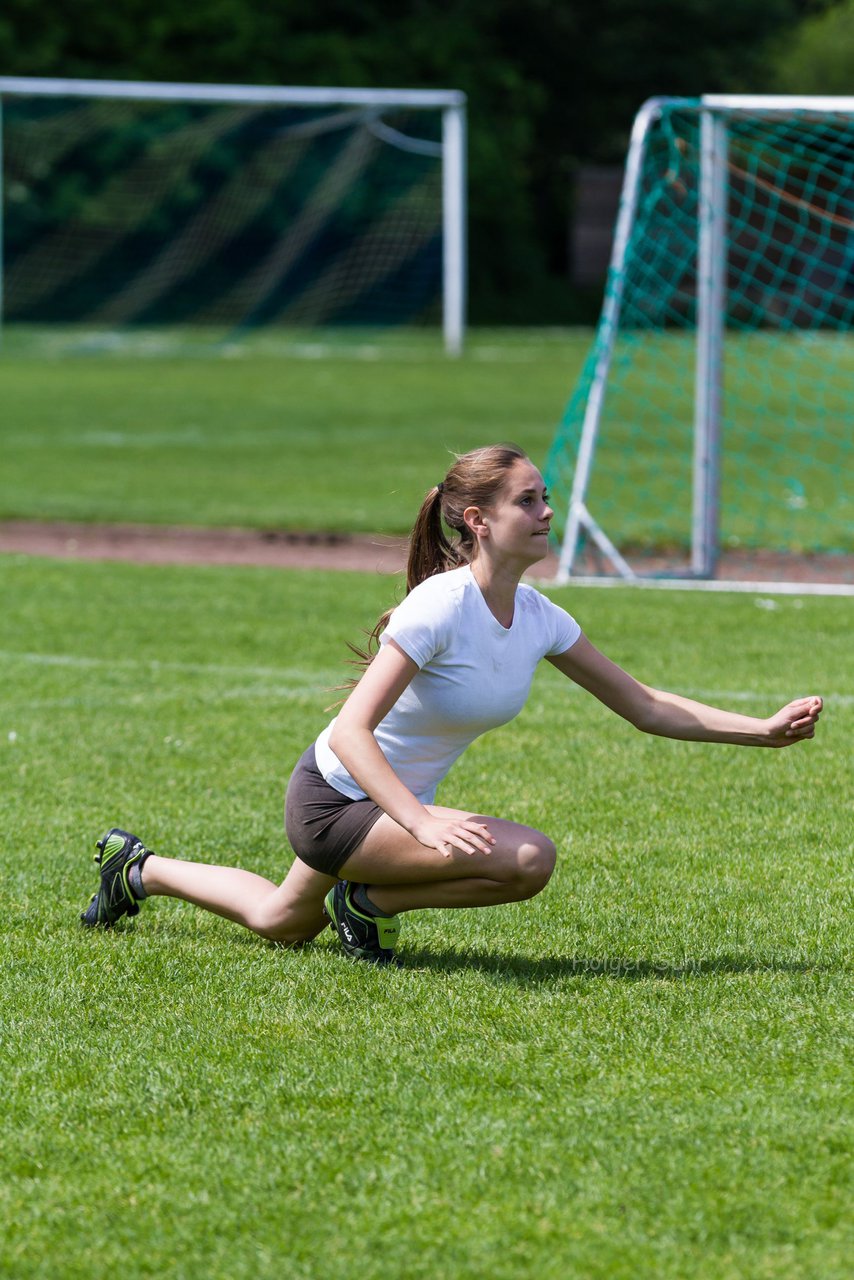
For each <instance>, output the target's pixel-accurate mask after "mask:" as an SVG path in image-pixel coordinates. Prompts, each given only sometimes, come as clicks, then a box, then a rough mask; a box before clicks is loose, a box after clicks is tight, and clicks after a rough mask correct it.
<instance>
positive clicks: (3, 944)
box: [0, 557, 854, 1280]
mask: <svg viewBox="0 0 854 1280" xmlns="http://www.w3.org/2000/svg"><path fill="white" fill-rule="evenodd" d="M0 582H2V592H3V599H4V601H6V608H5V609H4V610H3V611H2V615H0V652H2V658H3V667H4V676H5V679H4V700H3V710H2V722H0V812H2V826H3V832H4V857H3V859H2V864H0V907H1V908H2V919H3V930H2V934H0V955H2V970H0V974H2V977H0V1078H2V1080H3V1089H2V1091H0V1116H2V1131H3V1134H4V1140H3V1144H2V1148H0V1171H2V1176H0V1220H2V1223H3V1228H4V1229H3V1232H2V1233H0V1274H3V1275H8V1276H10V1277H14V1278H15V1280H29V1278H30V1277H45V1278H48V1277H49V1278H50V1280H54V1278H55V1277H57V1276H62V1277H81V1278H82V1277H85V1278H86V1280H98V1278H99V1277H106V1276H112V1275H116V1274H120V1275H122V1276H128V1277H145V1276H167V1275H168V1276H175V1277H187V1278H189V1280H195V1278H196V1277H199V1276H204V1277H210V1278H219V1277H221V1278H222V1280H241V1278H243V1277H246V1278H247V1280H249V1278H250V1277H251V1278H252V1280H259V1278H264V1277H271V1278H272V1277H281V1276H288V1277H294V1278H297V1280H302V1278H305V1280H314V1278H315V1277H317V1276H319V1275H335V1274H342V1275H353V1276H355V1275H358V1276H360V1277H363V1278H364V1280H380V1277H389V1276H391V1277H401V1278H406V1280H410V1278H411V1280H421V1278H422V1277H423V1280H444V1278H446V1277H447V1280H482V1278H483V1277H487V1276H488V1277H490V1278H492V1277H495V1278H496V1280H518V1278H519V1277H528V1276H530V1277H536V1278H537V1280H566V1277H567V1276H584V1277H592V1278H597V1277H626V1278H627V1280H628V1278H630V1277H631V1278H632V1280H633V1278H635V1277H638V1276H649V1277H656V1280H659V1278H663V1280H669V1278H671V1277H672V1278H673V1280H684V1277H686V1276H702V1277H703V1280H714V1278H716V1277H745V1276H751V1277H754V1276H755V1277H780V1278H781V1280H783V1278H784V1280H792V1278H796V1277H803V1278H804V1280H807V1278H813V1277H818V1276H820V1277H822V1280H833V1278H834V1277H843V1276H847V1275H848V1274H849V1267H850V1253H851V1243H852V1241H851V1233H850V1228H849V1226H848V1223H849V1221H850V1218H849V1215H848V1211H849V1209H850V1181H849V1180H850V1169H851V1163H850V1144H849V1141H848V1132H847V1128H846V1115H847V1114H850V1090H849V1083H850V1075H849V1067H848V1064H847V1061H846V1057H847V1046H848V1045H849V1044H850V1040H849V1039H848V1038H847V1037H848V1028H847V1026H846V1017H847V1014H848V1012H849V1010H850V996H851V983H850V932H849V928H850V916H849V914H848V913H849V912H850V905H851V901H850V900H851V874H850V855H851V851H852V849H851V844H852V815H851V809H850V803H849V802H850V796H851V793H852V757H851V751H850V743H851V738H852V730H854V723H852V721H854V686H852V683H851V674H850V661H849V659H850V606H849V604H848V603H847V602H846V601H844V600H833V599H812V598H809V599H804V600H798V599H786V600H781V601H779V602H777V603H776V607H774V608H767V607H763V608H759V607H757V601H756V600H755V599H754V598H752V597H742V596H722V597H718V598H707V597H703V598H701V597H695V596H684V597H673V596H670V595H669V593H661V594H659V593H643V594H633V593H631V592H625V591H619V590H616V591H613V592H607V593H592V594H591V593H581V594H576V595H573V594H572V593H567V592H561V593H559V596H558V598H559V599H560V600H561V601H562V602H563V603H565V604H567V606H568V607H569V608H570V609H571V610H572V611H574V612H576V613H577V615H578V616H579V619H580V621H581V622H582V624H583V625H584V627H585V630H586V631H587V632H588V634H589V635H591V637H592V638H593V639H594V641H596V642H598V643H599V644H600V645H601V646H602V647H603V648H604V649H605V650H606V651H607V652H609V653H610V654H611V655H612V656H613V657H614V658H616V659H617V660H618V661H620V662H622V663H624V664H625V665H627V666H628V667H629V668H630V669H632V670H634V671H636V672H637V674H638V675H640V676H642V677H643V678H646V679H647V680H649V681H651V682H653V683H664V684H666V685H668V686H670V687H672V688H676V689H679V690H681V691H683V692H686V693H689V694H695V695H699V696H701V697H706V698H708V699H710V700H714V701H720V702H724V703H727V702H728V703H730V704H732V705H735V706H739V707H742V708H744V709H745V710H751V711H756V712H757V713H761V712H764V711H766V710H767V711H770V710H772V709H774V708H775V707H776V705H778V704H779V703H780V702H781V701H782V700H783V699H785V698H787V697H789V696H793V695H795V694H800V693H805V692H812V691H818V692H823V693H824V694H825V695H826V698H827V709H826V713H825V715H824V717H823V719H822V723H821V725H820V735H819V737H818V738H817V740H816V741H815V742H813V743H809V744H805V745H803V746H801V747H798V748H795V749H793V750H791V751H787V752H773V753H772V752H761V751H736V750H735V749H731V748H720V747H706V746H695V745H686V744H677V743H669V742H663V741H658V740H654V739H648V738H643V737H640V736H639V735H637V734H636V733H635V732H634V731H633V730H632V729H630V728H629V727H628V726H626V725H624V724H623V723H622V722H620V721H618V720H615V719H614V717H613V716H611V715H609V713H607V712H606V711H604V710H603V709H602V708H600V707H599V706H598V704H596V703H594V702H593V701H592V700H591V699H590V698H589V697H587V696H585V695H583V694H582V693H581V692H579V691H578V690H576V689H574V688H573V687H572V686H570V685H569V684H567V682H565V681H562V680H561V679H560V677H558V676H557V675H556V673H554V672H553V671H552V670H551V669H548V668H544V670H543V671H542V673H541V674H540V675H539V676H538V677H537V680H536V682H535V686H534V692H533V695H532V698H531V700H530V702H529V705H528V707H527V708H526V710H525V712H524V713H523V715H522V716H521V717H520V718H519V720H517V721H516V722H515V724H514V725H513V726H511V727H508V728H506V729H504V730H501V731H500V732H498V733H495V734H492V735H489V736H488V737H487V738H485V739H483V740H481V741H480V742H479V743H478V744H476V745H475V746H474V747H473V748H472V749H471V751H470V752H469V753H467V755H466V756H465V758H464V759H463V760H462V761H461V762H460V764H459V765H458V767H457V769H456V770H455V772H454V773H453V774H452V777H451V779H449V781H448V783H447V784H446V787H445V791H444V796H445V797H446V798H447V799H448V800H450V801H453V802H456V803H461V804H469V803H470V804H477V805H478V806H484V807H486V808H487V809H492V810H496V811H498V812H500V813H503V814H506V815H508V816H511V817H514V818H517V819H519V820H522V821H529V822H534V823H536V824H537V825H540V826H542V827H543V828H544V829H545V830H547V831H549V832H550V833H551V834H552V835H553V836H554V838H555V839H556V841H557V843H558V846H559V851H560V858H559V865H558V870H557V872H556V875H555V877H554V879H553V881H552V883H551V885H550V886H549V887H548V888H547V889H546V890H545V892H544V893H543V894H541V895H540V896H539V897H537V898H536V899H534V900H533V901H531V902H529V903H524V904H518V905H515V906H508V907H503V908H497V909H494V910H490V911H482V912H469V913H462V912H459V913H454V912H447V913H443V912H432V913H431V912H423V913H420V914H417V915H412V916H409V917H407V919H406V921H405V930H404V935H403V940H402V952H403V956H404V958H405V961H406V967H405V968H404V969H403V970H401V971H399V972H384V971H375V970H372V969H370V968H367V967H359V966H355V965H353V964H351V963H349V962H348V961H347V960H346V959H344V958H343V957H342V956H341V954H340V953H339V952H338V950H337V948H336V945H335V943H334V941H333V939H332V937H331V935H326V936H325V937H324V938H323V939H320V940H319V941H318V942H316V943H315V944H313V945H312V946H311V947H309V948H307V949H305V950H304V951H301V952H287V951H281V950H277V949H275V948H272V947H270V946H268V945H266V944H264V943H262V942H261V941H260V940H258V939H255V938H253V937H252V936H251V935H249V934H245V933H243V932H242V931H240V930H239V929H238V928H237V927H236V926H234V925H231V924H229V923H227V922H225V921H222V920H219V919H217V918H215V917H212V916H208V915H205V914H204V913H201V912H197V911H194V910H193V909H192V908H190V907H188V906H185V905H184V904H180V903H176V902H169V901H156V902H153V903H151V904H149V905H147V906H146V907H145V908H144V910H143V912H142V914H141V916H140V917H139V918H138V920H136V921H134V922H132V923H129V924H127V925H125V926H120V927H118V928H117V929H115V930H114V931H112V932H108V933H99V934H96V935H94V936H93V935H92V934H90V933H84V932H83V931H82V930H81V929H80V928H79V926H78V924H77V914H78V912H79V910H80V909H81V907H82V906H83V905H84V903H85V902H86V900H87V898H88V895H89V893H90V892H91V891H92V889H93V888H94V885H95V869H94V867H93V865H92V863H91V862H90V861H89V858H90V855H91V853H92V852H93V851H94V850H93V842H94V840H95V838H96V837H97V836H98V835H99V834H100V833H101V830H102V829H104V828H105V827H106V826H108V825H110V824H112V823H114V822H119V823H122V824H127V825H128V826H129V827H130V829H131V830H138V831H139V833H140V834H141V835H142V836H143V838H144V839H145V840H146V841H147V842H149V843H150V844H151V845H153V847H154V848H156V849H158V850H159V851H161V852H164V853H167V852H168V853H175V854H178V855H181V856H185V857H191V856H196V857H204V858H208V859H219V860H223V861H233V862H239V863H241V864H242V865H244V866H247V867H250V868H252V869H254V870H257V871H260V872H262V873H265V874H267V875H270V876H271V877H274V878H278V877H279V876H280V875H281V874H282V872H283V870H284V868H285V866H286V865H287V863H288V861H289V857H290V855H289V853H288V850H287V847H286V844H285V841H284V836H283V834H282V829H281V803H282V797H283V790H284V783H285V778H286V775H287V772H288V769H289V767H290V765H291V764H292V763H293V761H294V760H295V759H296V757H297V755H298V754H299V753H300V751H301V750H302V748H303V747H304V746H305V744H306V743H307V742H308V741H310V740H311V738H312V737H313V736H314V734H316V732H317V731H318V730H319V728H320V727H321V726H322V724H323V723H324V721H325V715H324V710H323V708H324V707H325V706H326V705H327V704H328V703H329V702H330V701H331V698H332V695H330V694H329V693H328V692H327V689H328V687H329V686H330V685H334V684H335V683H337V682H338V681H340V679H341V677H342V676H343V675H344V674H345V672H346V667H345V662H344V660H345V657H346V651H345V645H344V642H345V640H346V639H347V638H348V637H349V638H352V637H354V635H356V633H357V631H358V628H359V626H361V625H367V624H369V623H370V622H372V621H373V619H374V617H375V615H376V613H377V612H378V611H379V609H380V608H381V607H382V606H383V605H384V604H386V603H387V602H388V597H389V590H390V588H389V583H388V581H387V580H386V581H382V580H379V579H377V578H374V577H367V576H359V575H344V574H325V575H324V574H318V575H311V576H310V575H304V574H299V573H292V574H288V573H275V572H271V571H264V570H249V571H247V570H229V569H178V568H175V569H158V568H151V567H137V566H123V565H98V564H70V563H57V562H50V561H38V560H29V559H25V558H17V557H7V558H5V559H3V560H0ZM764 603H765V604H767V603H768V602H764Z"/></svg>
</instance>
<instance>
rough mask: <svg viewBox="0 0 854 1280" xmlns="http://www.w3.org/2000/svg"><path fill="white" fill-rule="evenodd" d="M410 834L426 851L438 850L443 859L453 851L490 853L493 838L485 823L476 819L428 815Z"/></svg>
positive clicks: (470, 853) (450, 855)
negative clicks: (424, 846)
mask: <svg viewBox="0 0 854 1280" xmlns="http://www.w3.org/2000/svg"><path fill="white" fill-rule="evenodd" d="M412 834H413V835H414V836H415V839H416V840H418V841H419V842H420V843H421V844H423V845H426V847H427V848H428V849H438V851H439V853H441V854H442V856H443V857H444V858H450V857H452V855H453V851H454V849H459V850H460V851H461V852H462V853H467V854H469V855H472V854H475V853H491V852H492V846H493V845H494V844H495V836H494V835H492V833H491V831H490V830H489V828H488V827H487V825H486V823H484V822H479V821H478V820H477V818H439V817H434V816H433V814H428V815H427V816H426V817H425V819H424V821H423V822H420V823H419V824H418V828H417V830H414V831H413V832H412Z"/></svg>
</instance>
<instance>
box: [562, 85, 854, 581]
mask: <svg viewBox="0 0 854 1280" xmlns="http://www.w3.org/2000/svg"><path fill="white" fill-rule="evenodd" d="M668 106H686V107H689V106H690V107H693V108H697V106H698V100H697V99H696V98H675V97H674V98H670V97H658V98H650V99H649V100H648V101H647V102H645V103H644V104H643V106H642V107H641V109H640V111H639V112H638V114H637V116H636V117H635V121H634V126H633V128H632V134H631V140H630V143H629V150H628V154H627V158H626V167H625V175H624V179H623V188H622V194H621V197H620V207H619V213H618V215H617V223H616V228H615V232H614V243H613V248H612V253H611V263H610V279H611V281H612V287H611V288H610V289H609V290H608V291H607V292H606V295H605V300H604V303H603V307H602V316H601V319H600V323H599V333H598V336H597V341H598V344H599V354H598V358H597V361H596V367H595V370H594V373H593V378H592V381H591V385H590V390H589V394H588V397H587V403H586V405H585V410H584V418H583V422H582V427H581V437H580V442H579V448H578V456H577V460H576V466H575V472H574V476H573V485H572V492H571V496H570V502H569V511H568V515H567V522H566V527H565V530H564V536H563V541H562V544H561V548H560V555H559V560H558V567H557V572H556V575H555V583H556V584H558V585H559V584H565V583H567V582H570V581H572V582H576V583H588V584H591V585H592V584H596V585H599V584H600V583H601V584H602V585H605V584H606V583H607V585H618V584H619V583H620V582H622V583H623V584H625V583H631V584H635V585H641V584H642V585H646V586H653V585H658V586H661V585H667V586H682V587H693V588H695V589H697V588H700V589H702V588H705V589H708V590H737V589H739V588H741V589H756V588H758V587H761V588H762V589H764V590H767V591H787V590H797V591H798V592H800V593H803V594H806V593H808V592H811V591H812V592H820V593H822V594H845V595H849V594H851V595H854V586H849V585H848V584H844V583H843V584H816V585H814V586H813V585H811V584H808V583H797V584H780V583H776V584H774V583H752V584H748V583H733V582H726V583H724V582H721V581H717V580H715V570H716V562H717V555H718V545H719V537H718V533H719V523H720V439H721V418H722V411H723V403H722V401H723V396H722V379H723V336H724V302H723V299H724V287H725V280H726V267H727V263H726V257H725V227H726V212H727V198H728V185H727V134H728V130H727V120H728V118H730V117H731V116H733V115H737V114H742V113H752V114H766V115H771V116H773V115H778V114H782V113H788V112H793V111H798V112H800V113H802V114H804V113H810V114H818V115H827V114H831V113H832V114H836V115H851V116H854V97H805V96H804V97H801V96H794V95H793V96H789V95H778V96H774V95H756V94H705V95H703V96H702V97H701V98H700V99H699V110H700V113H701V115H700V150H701V159H700V200H699V217H698V239H697V250H698V254H697V257H698V272H697V329H696V333H697V340H696V351H697V357H696V370H695V382H694V449H693V480H692V521H691V574H692V577H691V578H686V579H682V580H671V581H668V582H667V583H665V584H662V582H661V581H654V580H650V579H641V578H640V577H639V576H638V575H637V574H636V573H635V572H634V570H633V569H632V568H631V566H630V565H629V564H628V563H627V561H626V559H625V558H624V557H623V556H622V555H621V554H620V552H619V550H618V549H617V547H616V546H615V545H614V543H613V541H612V540H611V539H610V538H609V537H608V535H607V533H606V532H605V530H604V529H603V528H602V527H601V525H600V524H599V523H598V522H597V521H596V519H595V517H594V516H593V515H592V514H591V512H590V510H589V509H588V507H587V504H586V499H587V492H588V487H589V483H590V477H591V474H592V468H593V460H594V456H595V452H596V443H597V439H598V435H599V426H600V422H601V417H602V408H603V405H604V400H605V395H606V390H607V379H608V373H609V370H610V366H611V360H612V356H613V353H614V344H615V341H616V336H617V329H618V325H619V320H620V312H621V308H622V300H623V280H624V269H625V263H626V253H627V249H628V245H629V240H630V237H631V230H632V224H633V222H634V217H635V212H636V209H637V204H638V197H639V194H640V181H641V173H642V168H643V159H644V155H645V151H646V147H647V143H648V139H649V135H650V132H651V130H652V127H653V126H654V124H655V122H656V120H657V119H658V117H659V115H660V114H661V111H662V108H664V107H668ZM583 534H586V535H587V537H589V538H590V540H591V541H592V542H593V543H595V545H596V546H597V547H598V549H599V551H600V552H601V553H602V555H603V556H604V557H605V558H606V559H607V560H608V561H609V562H610V563H611V565H612V566H613V567H614V569H615V570H616V573H617V575H618V576H617V577H616V578H601V579H597V578H589V577H583V576H580V575H574V574H573V566H574V564H575V561H576V557H577V555H578V551H579V544H580V542H581V538H582V535H583Z"/></svg>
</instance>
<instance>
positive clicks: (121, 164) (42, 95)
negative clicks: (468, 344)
mask: <svg viewBox="0 0 854 1280" xmlns="http://www.w3.org/2000/svg"><path fill="white" fill-rule="evenodd" d="M0 246H2V257H0V262H2V272H0V304H1V306H2V309H0V318H2V322H3V324H4V326H8V325H10V324H21V325H29V326H48V327H50V326H53V327H54V328H55V327H56V326H59V325H63V324H64V325H66V326H72V327H76V328H77V329H78V331H82V330H85V329H89V330H91V331H98V330H100V331H101V332H106V331H107V330H109V329H110V327H111V326H113V327H115V329H116V330H117V331H120V330H122V329H128V328H131V327H137V328H157V327H158V326H159V327H169V326H170V325H172V326H175V328H176V331H179V330H180V328H181V327H183V328H184V329H186V330H187V331H190V332H193V333H195V334H196V335H197V336H198V335H200V334H203V333H208V334H210V335H214V334H216V335H219V337H220V339H221V338H222V337H224V336H229V337H230V338H233V337H234V336H235V335H237V336H239V335H241V334H243V333H245V332H246V331H248V330H249V329H255V328H258V327H260V326H267V327H268V328H272V327H275V326H279V327H283V328H284V327H291V328H296V329H300V328H302V329H314V328H319V327H329V326H331V327H339V328H341V329H347V328H348V327H358V326H359V325H368V326H383V327H385V326H391V325H394V324H413V323H415V324H431V323H436V324H440V325H441V329H442V333H443V337H444V345H445V349H446V350H447V352H448V353H449V354H452V355H456V354H459V353H460V351H461V350H462V346H463V341H464V334H465V322H466V315H465V313H466V274H467V261H466V258H467V250H466V98H465V95H464V94H463V93H461V92H459V91H457V90H432V89H357V88H353V89H346V88H341V89H339V88H320V87H318V88H313V87H276V86H260V85H206V84H167V83H157V82H134V81H98V80H70V79H69V80H63V79H39V78H28V77H9V76H6V77H0Z"/></svg>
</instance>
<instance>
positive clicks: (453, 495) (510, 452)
mask: <svg viewBox="0 0 854 1280" xmlns="http://www.w3.org/2000/svg"><path fill="white" fill-rule="evenodd" d="M520 460H521V461H523V462H527V460H528V455H527V454H526V453H525V452H524V450H523V449H520V448H519V446H518V445H516V444H488V445H484V446H483V447H482V448H480V449H472V450H471V452H470V453H463V454H460V455H459V457H458V458H457V460H456V462H455V463H454V464H453V466H452V467H451V468H450V470H449V471H448V472H447V474H446V475H445V477H444V479H443V480H442V481H441V483H440V484H437V485H434V487H433V488H432V489H431V490H430V491H429V492H428V494H427V496H426V497H425V499H424V501H423V502H422V504H421V510H420V511H419V512H418V515H417V517H416V519H415V524H414V525H413V526H412V532H411V534H410V535H409V555H408V558H407V562H406V593H407V595H408V594H409V592H410V591H411V590H412V589H413V587H417V586H418V584H419V583H420V582H426V580H427V579H428V578H432V577H433V576H434V575H435V574H437V573H447V571H448V570H449V569H458V568H459V567H460V566H461V565H464V564H470V563H471V561H472V560H473V559H474V555H475V552H476V550H477V545H476V543H475V540H474V535H473V533H472V531H471V529H470V528H469V527H468V525H467V524H466V522H465V520H464V519H463V512H464V511H465V510H466V508H467V507H490V506H492V504H493V503H494V502H495V500H496V498H497V497H498V495H499V494H500V492H501V490H502V488H503V487H504V484H505V482H506V480H507V473H508V472H509V470H510V468H511V467H512V466H513V464H514V463H515V462H517V461H520ZM446 528H447V529H448V530H449V531H450V536H448V535H447V534H446V532H445V529H446ZM392 612H393V609H386V611H385V613H383V614H381V616H380V617H379V618H378V619H377V622H376V625H375V626H374V629H373V631H371V632H370V634H369V636H368V642H367V646H366V648H364V649H360V648H358V647H357V646H356V645H352V644H351V645H350V648H351V649H352V651H353V652H354V653H355V655H356V662H355V665H356V666H358V667H361V668H362V669H363V670H364V669H365V668H366V667H368V666H369V665H370V663H371V661H372V659H373V657H374V655H375V653H376V652H377V650H378V648H379V643H380V636H381V635H382V633H383V631H384V630H385V628H386V626H387V625H388V620H389V618H390V617H391V615H392ZM355 683H356V681H355V680H353V681H351V682H350V684H355Z"/></svg>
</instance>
